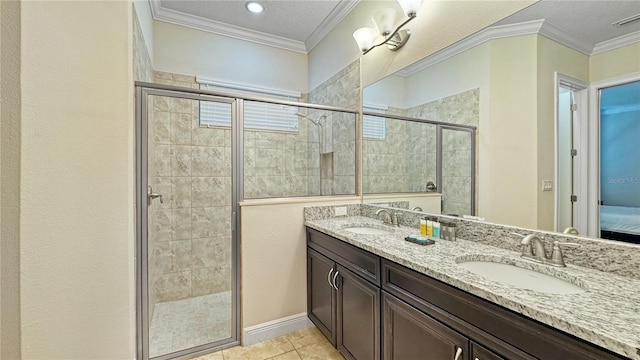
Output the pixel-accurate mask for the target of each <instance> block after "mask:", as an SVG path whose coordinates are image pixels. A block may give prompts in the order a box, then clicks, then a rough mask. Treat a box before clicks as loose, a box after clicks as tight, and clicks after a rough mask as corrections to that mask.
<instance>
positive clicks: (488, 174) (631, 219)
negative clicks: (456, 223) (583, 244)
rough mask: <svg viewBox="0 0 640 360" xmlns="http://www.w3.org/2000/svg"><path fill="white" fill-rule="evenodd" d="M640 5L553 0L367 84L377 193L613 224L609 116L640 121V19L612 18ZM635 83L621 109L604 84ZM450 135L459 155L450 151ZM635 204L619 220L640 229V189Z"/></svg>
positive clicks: (631, 170) (437, 204)
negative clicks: (607, 202) (606, 191)
mask: <svg viewBox="0 0 640 360" xmlns="http://www.w3.org/2000/svg"><path fill="white" fill-rule="evenodd" d="M637 14H640V3H639V2H637V1H558V0H555V1H546V0H543V1H539V2H537V3H535V4H533V5H531V6H530V7H528V8H525V9H524V10H521V11H520V12H518V13H515V14H514V15H512V16H509V17H507V18H505V19H503V20H501V21H499V22H497V23H495V24H494V25H492V26H490V27H488V28H486V29H484V30H482V31H480V32H478V33H476V34H473V35H471V36H469V37H468V38H465V39H463V40H461V41H460V42H458V43H456V44H454V45H452V46H450V47H448V48H445V49H444V50H442V51H440V52H437V53H435V54H432V55H430V56H428V57H426V58H424V59H422V60H420V61H418V62H416V63H414V64H412V65H410V66H408V67H407V68H405V69H402V70H401V71H398V72H397V73H395V74H393V75H390V76H387V77H385V78H383V79H381V80H379V81H377V82H375V83H373V84H365V88H364V89H363V111H364V113H365V118H364V119H363V154H362V159H363V164H362V166H363V168H362V177H363V181H362V189H363V201H364V202H368V203H373V202H386V203H389V204H392V205H393V204H396V205H398V206H402V207H405V208H409V209H412V208H414V207H419V208H422V209H423V210H424V211H425V212H431V213H455V214H460V215H462V214H473V215H476V216H477V217H480V218H484V219H486V221H489V222H493V223H500V224H507V225H516V226H522V227H527V228H535V229H541V230H549V231H562V230H564V229H565V228H567V227H570V226H571V227H575V228H578V229H579V230H580V233H581V234H583V235H589V236H594V237H601V234H602V232H601V230H604V229H605V227H606V226H608V225H606V224H605V222H604V221H605V220H604V219H605V217H606V216H605V213H604V212H602V213H601V211H604V210H602V209H601V207H602V206H600V205H601V200H602V198H603V197H602V196H601V195H600V189H601V185H600V183H601V174H600V167H602V164H600V163H599V161H600V160H599V159H600V152H601V150H600V146H604V145H605V138H604V137H603V138H601V137H600V121H601V119H600V118H601V117H602V119H603V120H602V121H603V122H604V119H605V115H610V114H611V113H616V112H619V113H624V114H625V115H624V116H625V117H626V119H631V120H625V121H627V122H628V123H632V124H631V125H629V126H631V127H627V128H626V130H620V131H621V132H620V134H621V135H623V134H624V133H625V131H626V132H627V133H628V132H629V131H631V132H633V131H640V85H638V86H636V85H633V84H635V83H637V84H640V82H639V81H638V80H640V20H637V21H629V22H627V23H623V24H621V25H617V26H615V25H612V24H613V23H616V22H621V21H622V22H624V20H625V19H628V18H629V17H630V16H633V15H637ZM636 78H637V79H636ZM623 85H624V86H625V87H626V88H628V89H630V93H628V94H627V95H625V96H620V97H618V98H617V100H618V101H614V102H615V103H616V104H617V105H619V106H620V107H619V108H618V109H617V110H611V109H609V108H607V106H608V105H607V104H605V103H601V101H600V97H601V92H602V91H603V90H605V89H606V88H612V87H616V86H623ZM623 100H624V101H623ZM605 108H606V109H605ZM376 114H377V115H376ZM636 118H637V119H638V120H637V121H635V120H633V119H636ZM425 120H426V122H425ZM607 121H609V120H607ZM430 122H437V123H450V124H451V125H460V126H463V127H465V128H461V129H468V130H470V129H473V130H474V132H475V133H464V132H460V133H449V132H444V133H443V132H438V129H437V126H436V125H434V124H433V123H430ZM594 123H595V124H596V125H593V124H594ZM381 134H382V135H381ZM605 135H606V134H603V135H602V136H605ZM382 136H384V139H381V137H382ZM606 136H609V135H606ZM609 137H610V136H609ZM436 139H438V140H436ZM445 139H446V140H445ZM437 141H441V144H440V145H441V146H442V145H444V141H447V142H449V144H448V145H446V146H445V149H444V152H446V150H447V149H448V150H450V154H445V155H443V154H440V155H439V156H438V155H437V151H438V150H437V146H436V143H437ZM472 143H473V145H472ZM618 147H619V146H618ZM636 147H637V146H636ZM471 150H473V151H471ZM602 151H604V150H602ZM617 151H619V152H620V154H623V156H622V158H624V159H626V161H627V162H626V164H627V165H625V166H621V167H619V168H624V169H626V170H624V171H627V173H624V172H623V173H619V174H616V175H613V176H614V177H615V178H616V179H618V178H619V179H623V180H624V179H626V180H629V181H619V182H620V183H621V186H625V190H624V191H626V192H627V193H629V194H631V195H633V194H634V193H637V196H638V197H639V198H640V181H638V179H640V165H639V164H640V160H639V159H640V150H638V149H635V148H633V149H632V148H627V149H620V150H617ZM607 156H610V155H609V153H607ZM443 159H444V160H443ZM447 159H448V160H451V161H452V163H453V164H455V170H453V173H452V174H454V175H455V176H456V177H458V178H457V179H455V180H454V181H458V184H459V185H460V186H459V187H458V188H453V189H455V191H451V192H450V193H449V194H447V193H446V190H445V189H446V181H447V179H446V178H447V174H446V170H445V169H442V167H441V166H438V163H441V162H443V161H444V162H445V163H446V161H447ZM438 171H440V173H438ZM450 174H451V172H450ZM465 177H468V179H469V180H464V178H465ZM634 179H635V182H634ZM471 180H473V183H472V182H471ZM449 181H451V179H449ZM465 181H466V183H465ZM603 181H605V182H606V179H605V180H603ZM429 182H433V183H434V184H435V186H436V187H435V188H436V191H429V190H428V188H427V184H428V183H429ZM613 183H614V184H615V181H614V182H613ZM622 183H623V184H622ZM634 183H635V185H633V184H634ZM470 184H472V185H470ZM630 184H631V185H630ZM636 185H637V186H636ZM449 186H451V185H449ZM465 186H466V187H465ZM450 189H452V188H450ZM576 195H577V196H576ZM448 200H452V201H451V204H447V201H448ZM464 203H468V204H469V205H471V204H473V209H472V208H471V207H465V206H464ZM625 206H626V208H627V209H625V211H627V210H629V213H628V216H627V215H626V216H627V217H626V219H622V218H617V219H616V220H614V222H615V221H618V220H619V221H622V222H625V224H624V227H626V230H624V231H627V233H630V234H631V241H633V239H634V237H635V239H636V240H637V239H638V238H640V202H639V203H638V204H636V203H633V204H631V206H629V204H626V205H625ZM629 208H630V209H629ZM594 222H596V223H595V224H594ZM636 223H637V224H636ZM624 231H623V232H624ZM604 237H607V236H604ZM616 239H617V240H625V241H626V240H628V239H618V238H616Z"/></svg>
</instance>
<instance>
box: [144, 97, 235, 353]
mask: <svg viewBox="0 0 640 360" xmlns="http://www.w3.org/2000/svg"><path fill="white" fill-rule="evenodd" d="M137 98H138V99H137V100H138V105H139V106H138V111H139V114H138V115H139V116H138V117H139V119H141V121H138V136H139V138H138V149H137V152H138V161H139V166H138V186H139V189H140V190H146V192H145V191H140V190H139V192H140V193H141V194H139V195H140V196H139V197H138V199H137V201H138V202H139V204H141V205H144V204H146V206H139V211H140V213H139V219H140V220H141V221H140V222H139V224H138V234H139V236H140V239H146V241H141V242H140V243H139V247H140V249H139V253H138V254H139V257H140V260H141V263H140V267H139V272H140V279H142V281H141V285H142V286H141V292H140V295H141V296H139V309H140V310H141V311H139V315H138V316H139V324H140V325H142V327H143V328H142V329H139V330H141V331H139V342H138V344H139V353H140V354H141V357H142V358H158V359H163V358H170V357H176V356H180V355H182V354H183V353H184V352H185V351H189V352H193V351H198V350H207V349H210V348H212V347H216V346H219V345H221V344H224V343H233V342H234V341H235V339H237V338H238V329H237V325H236V324H237V321H236V320H237V318H238V308H237V304H238V301H237V294H238V291H237V287H238V284H237V281H236V278H237V276H235V275H236V273H237V261H236V260H235V259H236V257H237V256H236V254H237V246H236V244H237V241H235V237H236V228H235V226H234V223H235V214H236V212H237V208H236V206H235V205H234V204H237V202H238V200H237V192H236V191H234V189H235V188H236V186H234V185H233V182H234V181H236V179H237V175H236V174H234V173H233V171H232V160H233V157H234V156H237V154H235V153H234V152H233V150H232V147H231V144H232V142H233V140H232V138H233V136H234V135H235V136H237V130H236V129H235V128H234V126H230V127H229V128H209V127H202V126H200V120H199V118H200V106H201V104H203V103H207V104H215V105H216V106H218V107H219V108H221V109H225V110H227V111H226V112H225V113H224V114H225V115H224V116H226V117H228V119H227V120H228V122H229V124H233V123H234V121H233V117H234V116H235V113H236V106H237V104H236V100H235V99H229V98H223V97H214V96H208V95H202V94H192V93H181V92H177V91H167V90H162V89H153V88H141V87H138V88H137Z"/></svg>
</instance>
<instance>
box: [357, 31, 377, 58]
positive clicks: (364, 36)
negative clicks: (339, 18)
mask: <svg viewBox="0 0 640 360" xmlns="http://www.w3.org/2000/svg"><path fill="white" fill-rule="evenodd" d="M376 34H377V33H376V30H375V29H374V28H371V27H363V28H360V29H358V30H356V31H354V32H353V38H354V39H356V42H357V43H358V49H360V51H362V52H365V51H367V50H369V49H370V48H371V46H372V45H373V39H375V37H376Z"/></svg>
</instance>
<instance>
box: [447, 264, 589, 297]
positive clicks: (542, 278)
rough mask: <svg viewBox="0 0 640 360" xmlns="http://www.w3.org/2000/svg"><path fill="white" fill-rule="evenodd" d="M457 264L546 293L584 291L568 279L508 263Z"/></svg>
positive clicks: (491, 278) (487, 276)
mask: <svg viewBox="0 0 640 360" xmlns="http://www.w3.org/2000/svg"><path fill="white" fill-rule="evenodd" d="M458 266H460V267H462V268H464V269H466V270H469V271H471V272H473V273H475V274H478V275H480V276H483V277H485V278H487V279H490V280H493V281H497V282H501V283H503V284H508V285H512V286H515V287H518V288H521V289H529V290H534V291H537V292H541V293H546V294H579V293H582V292H584V291H585V290H584V289H583V288H581V287H579V286H577V285H575V284H572V283H570V282H569V281H566V280H562V279H559V278H557V277H553V276H549V275H546V274H543V273H540V272H537V271H533V270H528V269H523V268H521V267H518V266H515V265H510V264H503V263H498V262H492V261H465V262H460V263H458Z"/></svg>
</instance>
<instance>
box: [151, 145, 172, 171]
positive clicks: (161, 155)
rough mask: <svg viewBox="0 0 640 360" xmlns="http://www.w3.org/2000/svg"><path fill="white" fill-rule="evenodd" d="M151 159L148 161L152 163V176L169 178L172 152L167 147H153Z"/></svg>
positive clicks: (169, 147)
mask: <svg viewBox="0 0 640 360" xmlns="http://www.w3.org/2000/svg"><path fill="white" fill-rule="evenodd" d="M153 148H154V149H153V157H152V158H151V159H150V161H151V162H152V163H153V166H152V168H153V173H152V174H151V175H152V176H171V175H172V174H171V173H172V167H171V166H172V159H173V156H172V154H173V152H172V149H171V146H169V145H155V146H153Z"/></svg>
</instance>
